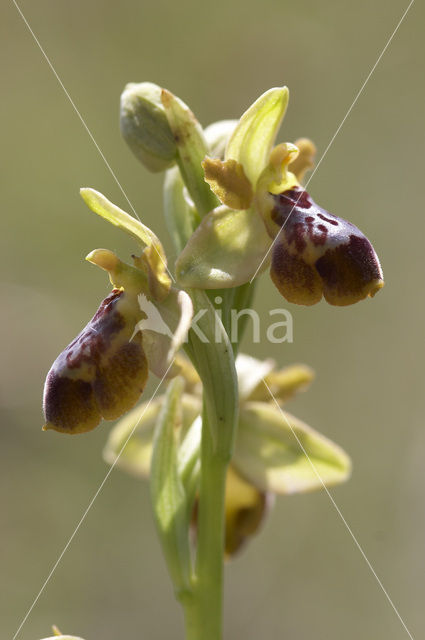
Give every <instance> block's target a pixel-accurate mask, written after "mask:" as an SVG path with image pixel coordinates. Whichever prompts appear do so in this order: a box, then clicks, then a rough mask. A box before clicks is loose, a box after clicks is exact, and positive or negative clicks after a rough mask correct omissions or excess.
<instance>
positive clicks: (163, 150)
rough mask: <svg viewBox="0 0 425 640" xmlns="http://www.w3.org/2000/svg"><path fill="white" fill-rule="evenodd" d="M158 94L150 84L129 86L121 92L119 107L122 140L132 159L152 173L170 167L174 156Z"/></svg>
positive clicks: (170, 136) (172, 137) (170, 137)
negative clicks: (128, 148)
mask: <svg viewBox="0 0 425 640" xmlns="http://www.w3.org/2000/svg"><path fill="white" fill-rule="evenodd" d="M161 92H162V89H161V87H158V86H157V85H156V84H153V83H152V82H141V83H138V84H136V83H134V82H132V83H130V84H127V85H126V87H125V89H124V91H123V92H122V94H121V105H120V127H121V133H122V135H123V138H124V140H125V141H126V142H127V144H128V146H129V147H130V149H131V150H132V152H133V153H134V155H135V156H136V158H137V159H138V160H140V162H141V163H142V164H143V165H144V166H145V167H146V169H149V171H152V172H154V173H157V172H160V171H165V170H166V169H169V168H170V167H171V166H173V164H174V163H175V161H176V153H177V148H176V144H175V141H174V136H173V133H172V131H171V128H170V126H169V124H168V120H167V117H166V115H165V111H164V107H163V105H162V102H161Z"/></svg>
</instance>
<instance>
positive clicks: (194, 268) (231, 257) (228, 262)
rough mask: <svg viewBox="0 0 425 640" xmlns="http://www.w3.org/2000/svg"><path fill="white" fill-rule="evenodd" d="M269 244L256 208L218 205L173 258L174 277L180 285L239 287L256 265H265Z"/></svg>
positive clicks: (219, 287)
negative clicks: (174, 264) (177, 255)
mask: <svg viewBox="0 0 425 640" xmlns="http://www.w3.org/2000/svg"><path fill="white" fill-rule="evenodd" d="M270 243H271V240H270V237H269V235H268V234H267V232H266V230H265V226H264V223H263V221H262V220H261V218H260V216H259V215H258V213H257V212H256V211H254V210H253V209H247V210H240V211H234V210H233V209H229V208H228V207H226V206H222V207H218V208H217V209H214V211H211V212H210V213H209V214H208V215H207V216H205V218H204V219H203V220H202V222H201V224H200V225H199V227H198V228H197V229H196V231H195V233H194V234H193V236H192V237H191V238H190V240H189V242H188V243H187V245H186V247H185V248H184V249H183V251H182V253H181V254H180V256H179V258H178V259H177V262H176V275H177V279H178V281H179V283H180V284H181V285H182V286H184V287H193V288H195V289H221V288H230V287H236V286H239V285H241V284H244V283H245V282H248V281H249V280H250V279H251V278H252V277H253V276H254V275H255V274H256V272H257V270H258V268H259V267H260V265H261V266H263V267H264V268H266V267H267V266H268V265H267V262H266V261H264V256H265V255H266V253H267V251H268V249H269V247H270ZM263 262H264V263H265V264H263Z"/></svg>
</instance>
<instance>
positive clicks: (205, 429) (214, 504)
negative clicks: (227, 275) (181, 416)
mask: <svg viewBox="0 0 425 640" xmlns="http://www.w3.org/2000/svg"><path fill="white" fill-rule="evenodd" d="M191 296H192V301H193V303H194V309H195V313H196V312H197V311H198V310H200V309H208V313H207V314H205V315H204V316H203V317H202V319H201V320H200V321H199V323H198V326H199V328H200V329H201V330H202V332H203V334H204V335H205V336H207V338H208V342H204V341H203V340H201V339H200V338H199V336H198V335H197V334H196V333H195V332H194V331H193V330H191V332H190V338H189V344H188V345H187V350H188V353H189V354H190V357H191V358H192V361H193V363H194V365H195V366H196V368H197V370H198V373H199V376H200V378H201V380H202V384H203V387H204V408H203V415H202V445H201V480H200V488H199V503H198V504H199V507H198V523H197V531H198V545H197V554H196V565H195V576H194V581H193V591H192V599H191V601H190V602H188V603H186V605H184V610H185V620H186V632H187V636H186V640H221V638H222V617H223V612H222V608H223V607H222V600H223V559H224V518H225V512H224V499H225V489H226V473H227V466H228V464H229V461H230V459H231V456H232V448H233V441H234V436H235V429H236V424H237V415H238V390H237V380H236V371H235V364H234V358H233V351H232V348H231V345H230V341H229V338H228V335H227V333H226V331H225V329H224V327H223V325H222V324H221V323H220V322H219V320H218V319H217V316H216V313H215V311H214V307H213V306H212V304H211V303H210V301H209V299H208V296H207V295H206V294H205V293H204V292H201V291H195V290H194V291H192V292H191ZM216 322H219V325H218V326H219V328H220V330H221V340H220V341H218V342H216V339H217V330H216Z"/></svg>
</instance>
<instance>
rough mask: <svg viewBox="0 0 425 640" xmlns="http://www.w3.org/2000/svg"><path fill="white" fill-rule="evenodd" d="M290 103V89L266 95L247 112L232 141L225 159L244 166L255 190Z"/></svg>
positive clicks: (268, 92)
mask: <svg viewBox="0 0 425 640" xmlns="http://www.w3.org/2000/svg"><path fill="white" fill-rule="evenodd" d="M288 100H289V91H288V88H287V87H277V88H274V89H269V90H268V91H266V92H265V93H263V95H261V96H260V97H259V98H258V100H256V101H255V102H254V104H252V105H251V106H250V107H249V109H248V110H247V111H245V113H244V114H243V116H242V117H241V119H240V120H239V123H238V125H237V127H236V129H235V130H234V132H233V134H232V137H231V138H230V140H229V143H228V145H227V149H226V154H225V159H226V160H228V159H230V158H232V159H234V160H237V161H238V162H240V163H241V164H242V165H243V168H244V170H245V173H246V175H247V176H248V178H249V179H250V180H251V183H252V185H253V186H255V185H256V182H257V178H258V177H259V175H260V173H261V172H262V171H263V169H264V168H265V167H266V165H267V163H268V160H269V155H270V151H271V149H272V146H273V144H274V141H275V138H276V135H277V132H278V130H279V127H280V125H281V122H282V119H283V117H284V115H285V111H286V107H287V105H288Z"/></svg>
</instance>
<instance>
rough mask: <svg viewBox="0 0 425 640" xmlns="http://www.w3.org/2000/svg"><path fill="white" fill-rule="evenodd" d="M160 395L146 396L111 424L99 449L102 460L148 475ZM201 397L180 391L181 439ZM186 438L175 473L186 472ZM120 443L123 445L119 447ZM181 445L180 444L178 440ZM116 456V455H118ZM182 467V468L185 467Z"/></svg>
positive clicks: (195, 416) (129, 471) (134, 473)
mask: <svg viewBox="0 0 425 640" xmlns="http://www.w3.org/2000/svg"><path fill="white" fill-rule="evenodd" d="M163 402H164V399H163V398H162V397H160V398H156V399H154V400H148V401H146V402H142V403H141V404H139V405H137V407H135V408H134V409H132V410H131V411H129V412H128V413H127V414H126V415H125V416H124V417H123V418H121V419H120V420H119V421H118V422H117V424H116V425H115V426H114V427H113V429H112V431H111V432H110V434H109V437H108V440H107V442H106V445H105V448H104V450H103V457H104V460H105V461H106V462H107V463H108V464H116V466H117V467H119V468H120V469H122V470H123V471H126V472H127V473H130V474H131V475H134V476H136V477H138V478H148V477H149V471H150V467H151V459H152V446H153V434H154V430H155V425H156V422H157V420H158V416H159V413H160V411H161V407H162V405H163ZM201 408H202V406H201V400H200V398H197V397H196V396H192V395H189V394H186V393H184V394H183V395H182V397H181V417H182V424H181V439H182V440H183V443H184V442H185V441H186V437H187V436H188V433H189V430H190V429H191V428H192V424H193V422H194V421H196V418H197V416H198V415H199V414H200V411H201ZM190 442H191V440H190V439H189V440H188V441H187V442H186V445H185V449H184V450H185V451H186V452H187V453H185V455H184V456H183V462H179V470H180V471H179V473H180V472H181V473H182V474H183V475H182V477H183V484H184V483H185V480H184V476H185V473H188V471H187V469H186V466H187V465H189V462H188V463H187V465H186V463H185V462H184V460H189V461H190V460H191V459H192V458H191V454H190V453H189V451H190V450H189V443H190ZM123 447H124V448H123ZM182 449H183V444H182ZM118 456H119V457H118ZM185 470H186V471H185Z"/></svg>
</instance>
